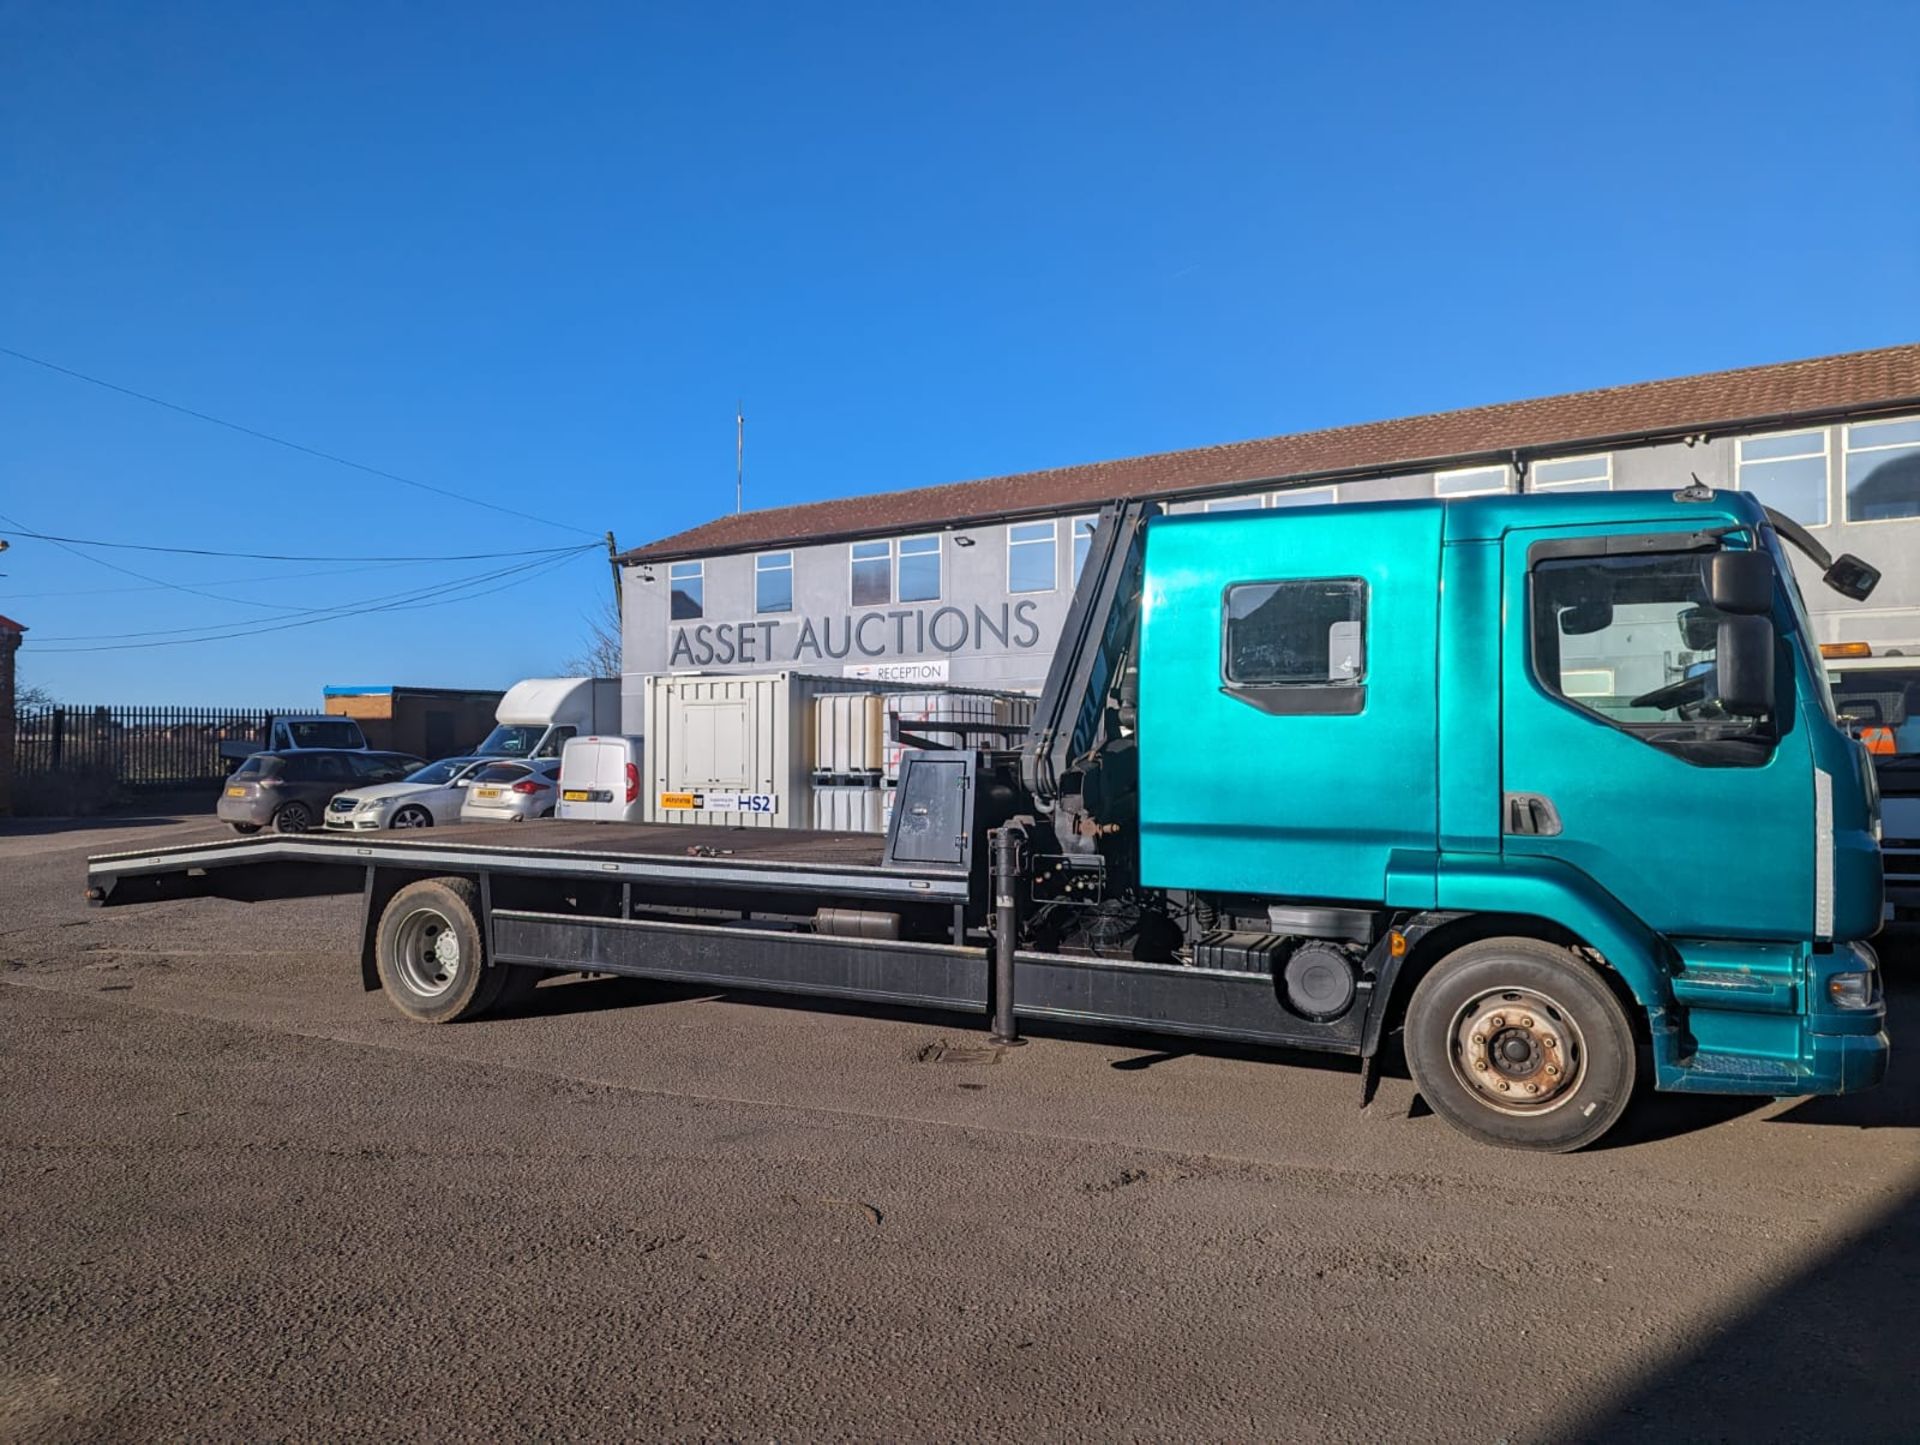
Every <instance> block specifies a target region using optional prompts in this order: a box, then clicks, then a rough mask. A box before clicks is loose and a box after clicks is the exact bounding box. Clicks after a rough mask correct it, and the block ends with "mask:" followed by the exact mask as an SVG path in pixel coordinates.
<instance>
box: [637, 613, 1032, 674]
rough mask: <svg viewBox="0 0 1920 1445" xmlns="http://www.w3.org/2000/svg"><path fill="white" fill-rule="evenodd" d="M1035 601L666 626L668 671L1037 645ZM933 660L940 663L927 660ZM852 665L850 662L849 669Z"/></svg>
mask: <svg viewBox="0 0 1920 1445" xmlns="http://www.w3.org/2000/svg"><path fill="white" fill-rule="evenodd" d="M1038 611H1039V604H1038V603H1037V602H1035V601H1034V600H1033V599H1032V598H1030V597H1023V598H1021V599H1020V600H1019V601H1018V602H1002V603H1001V604H1000V605H999V606H998V607H997V608H994V607H981V606H979V605H977V604H976V605H975V606H973V607H953V606H947V607H935V608H931V609H929V608H925V607H911V608H909V607H899V608H894V609H893V610H891V611H887V612H861V613H858V614H855V613H850V612H848V613H842V614H840V615H839V616H838V617H780V618H774V617H757V618H755V619H754V620H753V621H751V622H698V623H694V624H692V625H685V624H683V625H681V626H677V627H675V628H673V652H672V655H671V656H670V657H669V658H668V661H667V665H668V666H669V667H729V666H733V665H736V664H740V663H756V662H757V663H768V664H772V665H775V666H778V665H780V664H782V663H796V662H826V661H836V662H838V661H846V660H849V659H858V658H872V657H895V658H907V657H915V656H921V655H924V654H926V653H929V652H931V653H938V654H940V658H946V657H951V656H953V655H954V654H956V653H962V652H984V651H986V650H988V649H989V648H992V649H995V650H1002V649H1012V650H1015V651H1019V652H1028V651H1031V650H1033V649H1034V648H1037V647H1038V646H1039V645H1040V624H1039V622H1038V621H1037V620H1035V617H1034V614H1035V613H1036V612H1038ZM930 660H932V661H938V660H940V659H939V658H936V659H930ZM856 665H857V664H856Z"/></svg>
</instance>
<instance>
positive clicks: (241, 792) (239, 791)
mask: <svg viewBox="0 0 1920 1445" xmlns="http://www.w3.org/2000/svg"><path fill="white" fill-rule="evenodd" d="M246 795H247V790H246V789H245V788H228V789H227V796H228V797H229V798H244V797H246Z"/></svg>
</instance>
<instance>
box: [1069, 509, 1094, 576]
mask: <svg viewBox="0 0 1920 1445" xmlns="http://www.w3.org/2000/svg"><path fill="white" fill-rule="evenodd" d="M1096 520H1098V519H1097V518H1094V517H1075V518H1074V519H1073V585H1074V586H1076V587H1078V586H1079V585H1080V574H1081V572H1083V571H1085V570H1086V566H1087V550H1088V549H1089V548H1090V547H1092V546H1093V524H1094V522H1095V521H1096Z"/></svg>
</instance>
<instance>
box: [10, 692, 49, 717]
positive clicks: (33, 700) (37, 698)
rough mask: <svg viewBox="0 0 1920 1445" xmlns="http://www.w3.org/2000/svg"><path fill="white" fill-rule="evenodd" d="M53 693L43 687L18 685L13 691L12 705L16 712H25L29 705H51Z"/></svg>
mask: <svg viewBox="0 0 1920 1445" xmlns="http://www.w3.org/2000/svg"><path fill="white" fill-rule="evenodd" d="M53 705H54V698H53V694H52V693H50V692H48V691H47V690H46V689H45V688H44V687H20V688H15V689H14V693H13V706H14V710H15V711H16V712H25V711H26V710H27V709H28V708H30V707H52V706H53Z"/></svg>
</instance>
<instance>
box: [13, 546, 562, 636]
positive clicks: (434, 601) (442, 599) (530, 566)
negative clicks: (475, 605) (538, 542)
mask: <svg viewBox="0 0 1920 1445" xmlns="http://www.w3.org/2000/svg"><path fill="white" fill-rule="evenodd" d="M573 555H574V554H572V553H568V554H566V555H563V556H559V557H541V558H536V559H535V560H534V561H532V562H528V563H525V564H523V565H522V566H519V567H507V568H501V569H500V570H499V571H497V572H494V573H491V574H489V577H502V576H505V580H504V581H500V582H496V583H495V584H494V585H493V586H491V587H485V588H481V589H480V590H478V591H473V590H464V589H471V588H472V587H473V586H474V585H475V584H476V583H479V582H483V581H487V580H489V577H477V578H472V579H469V581H468V582H466V583H457V584H455V585H454V587H452V588H442V589H436V590H438V591H439V592H440V593H441V595H439V596H437V597H432V598H429V599H427V600H424V601H421V600H416V601H411V602H389V603H385V604H382V605H380V606H377V607H360V608H356V609H353V610H351V611H338V612H332V613H329V614H328V615H326V616H323V617H298V618H294V619H292V620H291V621H274V622H267V623H263V624H261V625H259V626H251V627H242V628H235V629H233V630H231V631H228V632H224V633H220V634H218V635H216V636H211V637H174V638H166V639H162V640H159V641H151V642H107V643H90V644H87V645H86V646H82V647H46V648H39V647H36V648H35V649H34V652H35V653H36V654H37V655H43V656H44V655H50V654H54V653H65V652H128V651H139V650H145V649H147V648H155V647H187V646H190V645H192V644H194V643H197V642H229V641H232V640H233V639H235V638H239V637H257V636H259V635H260V634H262V633H268V632H286V631H289V630H291V629H293V628H297V627H314V626H317V625H318V624H320V623H322V622H337V621H340V620H342V619H344V618H347V617H361V616H366V615H367V614H369V613H378V612H415V611H421V610H423V609H426V608H430V607H445V606H448V605H450V604H451V603H455V602H471V601H473V600H475V599H476V598H480V597H487V596H491V595H492V594H493V593H496V592H503V591H505V590H506V589H507V588H509V587H518V586H519V585H520V584H521V583H523V582H531V581H533V580H534V579H535V578H538V577H543V576H545V575H547V574H548V573H549V572H552V571H554V570H556V569H557V568H559V567H561V566H564V565H565V564H566V563H568V562H570V561H572V560H573ZM510 573H511V574H517V575H507V574H510ZM456 593H457V594H458V595H454V594H456Z"/></svg>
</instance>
